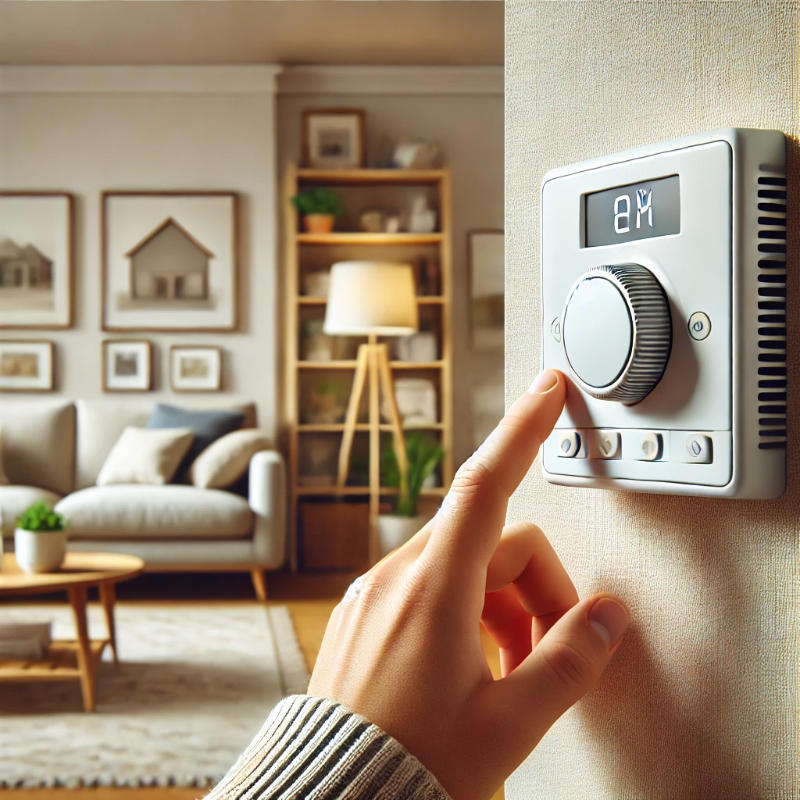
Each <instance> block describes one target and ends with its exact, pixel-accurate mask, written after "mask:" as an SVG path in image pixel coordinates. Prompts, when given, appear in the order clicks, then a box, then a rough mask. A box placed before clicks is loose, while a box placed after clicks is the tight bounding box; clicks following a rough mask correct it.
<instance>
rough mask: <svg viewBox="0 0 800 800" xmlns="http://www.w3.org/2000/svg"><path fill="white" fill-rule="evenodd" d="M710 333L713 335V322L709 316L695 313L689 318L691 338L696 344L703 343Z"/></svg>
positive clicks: (700, 312)
mask: <svg viewBox="0 0 800 800" xmlns="http://www.w3.org/2000/svg"><path fill="white" fill-rule="evenodd" d="M709 333H711V320H710V319H709V318H708V314H704V313H703V312H702V311H695V312H694V314H692V316H691V317H689V336H691V337H692V339H694V340H695V341H696V342H701V341H703V339H705V338H706V337H707V336H708V334H709Z"/></svg>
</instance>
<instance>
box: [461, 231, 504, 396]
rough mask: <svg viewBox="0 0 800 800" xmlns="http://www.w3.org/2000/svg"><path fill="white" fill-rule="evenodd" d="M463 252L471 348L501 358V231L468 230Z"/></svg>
mask: <svg viewBox="0 0 800 800" xmlns="http://www.w3.org/2000/svg"><path fill="white" fill-rule="evenodd" d="M467 252H468V265H469V287H470V328H471V329H472V346H473V348H474V349H476V350H497V351H499V352H500V354H501V355H502V351H503V298H504V292H505V287H504V281H505V275H504V235H503V231H501V230H473V231H470V232H469V233H468V234H467ZM501 410H502V409H501Z"/></svg>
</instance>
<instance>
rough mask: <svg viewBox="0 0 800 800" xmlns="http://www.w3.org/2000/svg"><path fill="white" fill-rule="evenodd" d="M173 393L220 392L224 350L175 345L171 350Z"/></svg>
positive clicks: (171, 383)
mask: <svg viewBox="0 0 800 800" xmlns="http://www.w3.org/2000/svg"><path fill="white" fill-rule="evenodd" d="M169 375H170V386H171V388H172V391H173V392H218V391H220V390H221V389H222V348H220V347H216V346H214V345H173V346H172V347H170V349H169Z"/></svg>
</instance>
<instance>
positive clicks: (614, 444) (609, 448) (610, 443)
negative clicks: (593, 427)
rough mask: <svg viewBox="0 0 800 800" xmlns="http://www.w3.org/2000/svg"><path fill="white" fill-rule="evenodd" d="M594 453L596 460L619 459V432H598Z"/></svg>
mask: <svg viewBox="0 0 800 800" xmlns="http://www.w3.org/2000/svg"><path fill="white" fill-rule="evenodd" d="M592 451H593V452H592V456H593V457H594V458H619V451H620V436H619V431H597V433H596V434H595V440H594V447H593V448H592Z"/></svg>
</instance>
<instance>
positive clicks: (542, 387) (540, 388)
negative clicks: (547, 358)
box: [528, 369, 558, 394]
mask: <svg viewBox="0 0 800 800" xmlns="http://www.w3.org/2000/svg"><path fill="white" fill-rule="evenodd" d="M557 383H558V373H557V372H556V371H555V370H554V369H546V370H544V372H540V373H539V374H538V375H537V376H536V380H535V381H534V382H533V383H532V384H531V388H530V389H528V392H530V394H544V393H545V392H549V391H550V390H551V389H552V388H553V387H554V386H555V385H556V384H557Z"/></svg>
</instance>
